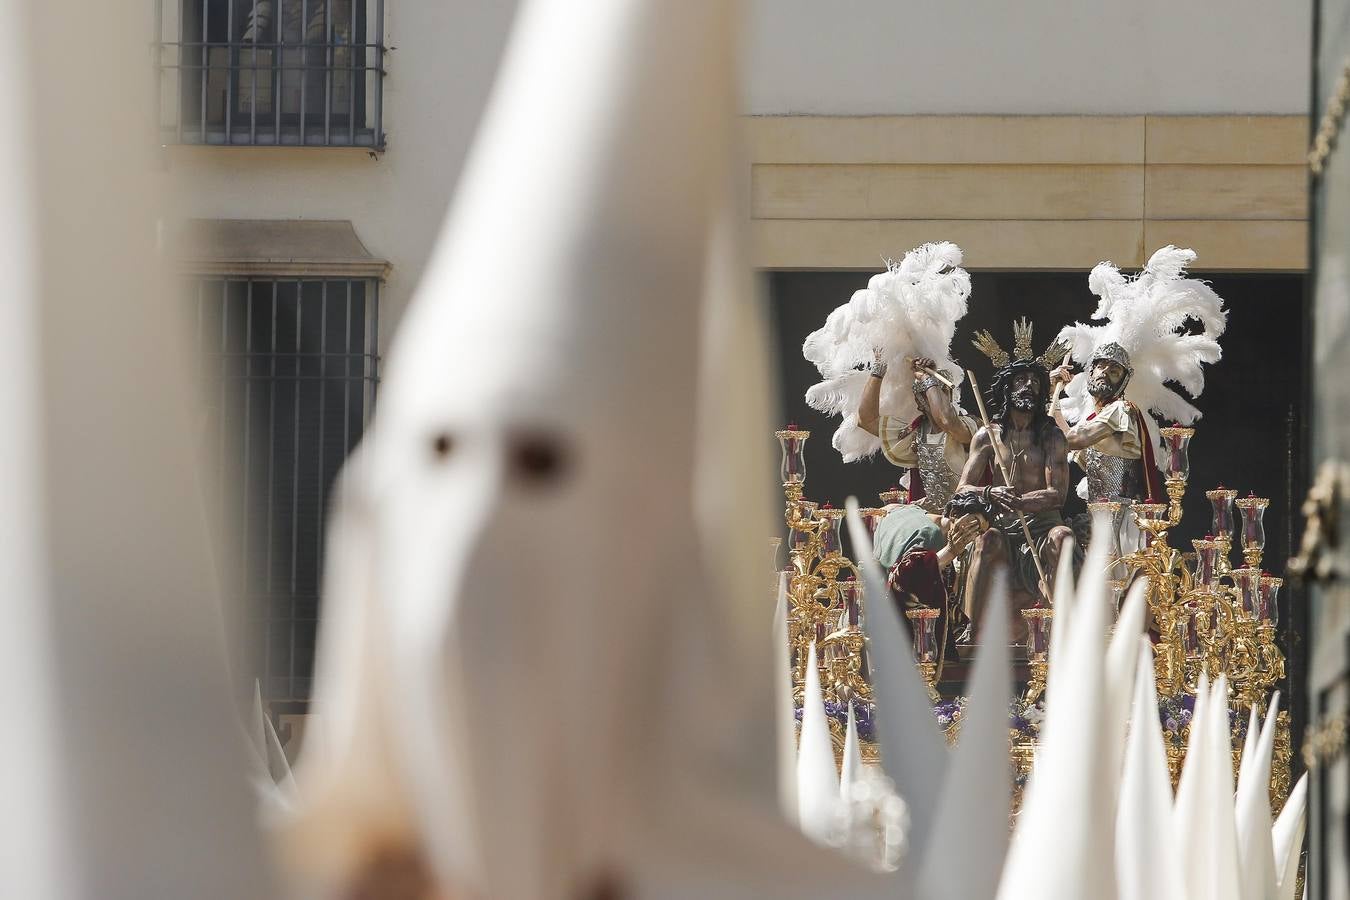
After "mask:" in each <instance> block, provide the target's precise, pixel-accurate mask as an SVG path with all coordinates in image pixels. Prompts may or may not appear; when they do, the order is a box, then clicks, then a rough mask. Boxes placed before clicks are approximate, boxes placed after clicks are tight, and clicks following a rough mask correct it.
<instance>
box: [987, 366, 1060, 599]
mask: <svg viewBox="0 0 1350 900" xmlns="http://www.w3.org/2000/svg"><path fill="white" fill-rule="evenodd" d="M966 377H967V378H969V379H970V387H971V389H972V390H973V391H974V392H975V405H976V406H978V407H979V409H980V421H982V422H983V423H984V430H985V431H987V432H989V440H990V441H991V442H992V443H993V445H994V461H995V462H996V463H998V468H999V471H1000V472H1002V473H1003V483H1004V484H1006V485H1007V486H1008V487H1010V488H1011V487H1012V486H1013V483H1012V475H1011V473H1009V472H1008V466H1007V465H1006V464H1005V463H1004V462H1003V455H1002V453H1000V452H999V450H1000V448H1001V446H1002V441H1000V440H999V437H998V435H997V434H995V432H994V429H992V428H990V427H989V412H988V411H987V410H986V409H985V408H984V394H982V393H981V392H980V383H979V382H978V381H976V380H975V373H974V372H972V371H970V370H969V369H966ZM1013 490H1016V488H1013ZM1014 512H1016V513H1017V521H1019V522H1021V523H1022V536H1023V537H1025V538H1026V541H1027V549H1028V550H1029V551H1031V561H1032V562H1034V563H1035V564H1036V575H1037V576H1039V578H1040V584H1039V585H1037V587H1039V588H1040V589H1041V596H1042V597H1044V598H1045V602H1046V603H1050V602H1051V601H1050V579H1049V578H1047V577H1046V576H1045V567H1044V566H1042V565H1041V554H1040V553H1038V552H1037V551H1036V541H1035V540H1034V539H1033V538H1032V537H1031V526H1030V525H1028V524H1027V517H1026V516H1024V515H1022V511H1021V510H1020V509H1018V510H1014Z"/></svg>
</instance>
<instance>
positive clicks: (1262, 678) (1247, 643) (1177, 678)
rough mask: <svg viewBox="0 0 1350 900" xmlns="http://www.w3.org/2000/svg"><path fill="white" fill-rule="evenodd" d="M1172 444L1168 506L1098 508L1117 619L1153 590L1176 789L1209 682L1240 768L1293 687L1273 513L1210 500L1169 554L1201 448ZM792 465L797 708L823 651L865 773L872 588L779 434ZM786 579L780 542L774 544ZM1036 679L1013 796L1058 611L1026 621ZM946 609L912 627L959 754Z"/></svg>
mask: <svg viewBox="0 0 1350 900" xmlns="http://www.w3.org/2000/svg"><path fill="white" fill-rule="evenodd" d="M1160 433H1161V437H1162V440H1163V449H1164V457H1163V460H1162V468H1163V474H1164V477H1165V479H1166V482H1165V483H1166V489H1167V498H1168V502H1167V503H1139V502H1135V503H1130V502H1126V503H1122V502H1119V501H1106V502H1099V503H1090V504H1088V506H1089V509H1090V511H1091V512H1093V513H1094V514H1096V515H1107V516H1109V517H1110V519H1111V521H1112V522H1113V523H1114V524H1115V525H1116V527H1115V528H1112V529H1110V530H1109V532H1108V533H1109V534H1110V535H1111V540H1112V546H1111V547H1110V548H1109V549H1108V554H1107V558H1108V561H1109V562H1108V586H1109V587H1110V592H1109V596H1110V597H1111V601H1110V602H1111V603H1112V606H1113V611H1114V613H1116V614H1119V611H1120V606H1121V602H1122V600H1123V598H1124V596H1125V594H1126V591H1127V589H1128V588H1129V586H1130V585H1131V584H1133V583H1134V582H1135V581H1137V580H1139V579H1146V580H1147V588H1146V590H1147V604H1148V612H1149V617H1150V622H1151V625H1150V630H1151V631H1152V632H1153V633H1155V634H1156V643H1155V655H1154V660H1155V666H1156V682H1157V686H1158V695H1159V709H1160V714H1161V715H1162V716H1163V717H1164V721H1163V722H1162V725H1163V734H1164V738H1165V742H1166V747H1167V757H1168V767H1169V770H1170V773H1171V776H1172V780H1173V784H1174V786H1175V784H1176V782H1177V780H1178V779H1179V777H1180V774H1181V769H1182V764H1183V762H1184V759H1185V753H1186V746H1187V742H1188V740H1189V736H1190V727H1191V724H1190V719H1191V714H1192V712H1193V710H1194V707H1195V697H1196V692H1197V689H1198V686H1199V684H1200V681H1201V676H1202V674H1203V673H1207V674H1208V675H1209V677H1210V678H1211V679H1212V678H1215V677H1217V676H1218V675H1220V674H1223V675H1226V676H1227V680H1228V683H1229V684H1230V685H1231V687H1232V691H1231V697H1232V700H1231V709H1230V713H1229V720H1230V723H1231V725H1232V729H1233V732H1234V734H1233V737H1234V740H1233V741H1232V746H1233V747H1234V748H1235V749H1234V767H1235V768H1236V766H1237V763H1238V761H1239V758H1240V754H1241V747H1242V746H1243V741H1244V738H1245V729H1246V727H1247V724H1248V721H1249V720H1248V715H1247V713H1248V712H1249V710H1250V709H1251V708H1252V707H1256V709H1257V712H1258V714H1259V715H1264V713H1265V711H1266V709H1267V707H1268V705H1269V703H1270V699H1271V694H1272V692H1273V691H1274V689H1275V688H1276V686H1277V685H1278V684H1279V683H1280V682H1281V681H1282V680H1283V679H1284V677H1285V662H1284V654H1283V653H1282V652H1281V650H1280V648H1279V646H1278V644H1277V643H1276V640H1275V627H1276V623H1277V609H1278V604H1277V600H1278V596H1279V592H1280V589H1281V587H1282V586H1283V583H1284V582H1283V579H1282V578H1280V577H1278V576H1275V575H1272V574H1269V573H1268V572H1266V571H1265V570H1263V569H1262V561H1263V557H1264V553H1265V544H1266V537H1265V527H1264V523H1263V518H1264V515H1265V511H1266V509H1267V508H1268V507H1269V505H1270V501H1269V499H1268V498H1265V497H1256V496H1254V495H1251V496H1247V497H1239V496H1238V492H1237V491H1235V490H1231V489H1228V488H1224V487H1218V488H1216V489H1214V490H1211V491H1207V492H1206V494H1205V496H1206V498H1207V499H1208V500H1209V501H1210V503H1211V505H1212V508H1213V519H1212V529H1211V533H1210V534H1209V535H1208V536H1206V537H1205V538H1203V539H1199V540H1195V541H1192V547H1193V549H1192V550H1190V551H1182V550H1179V549H1177V548H1174V547H1173V546H1171V544H1170V543H1169V542H1168V532H1169V531H1170V530H1172V529H1174V528H1176V527H1177V526H1178V525H1179V524H1180V523H1181V519H1182V499H1183V497H1184V496H1185V493H1186V488H1187V485H1188V483H1189V481H1190V457H1189V453H1190V444H1191V440H1192V438H1193V437H1194V436H1195V429H1194V428H1190V427H1180V426H1176V427H1171V428H1163V429H1161V430H1160ZM775 436H776V437H777V438H778V441H779V444H780V447H781V451H782V463H781V467H780V475H781V478H782V484H783V493H784V496H785V500H786V505H785V510H784V521H785V524H786V525H787V529H788V533H787V541H786V543H787V565H786V567H785V568H784V569H783V570H782V573H781V574H782V575H783V576H784V582H785V585H786V597H787V615H788V623H787V625H788V628H787V631H788V639H789V645H790V654H791V657H790V658H791V671H792V679H793V697H794V700H795V701H796V702H797V704H798V706H799V708H800V704H801V702H802V697H803V690H804V684H805V677H806V668H807V665H808V659H809V658H810V657H811V654H810V648H811V645H812V644H813V643H814V644H815V646H816V647H817V649H818V652H817V653H816V654H815V659H816V664H817V666H818V667H819V675H820V684H821V686H822V691H823V695H824V701H825V705H826V712H827V713H828V714H829V721H830V728H831V734H832V737H833V739H834V743H835V747H836V753H842V749H843V743H844V734H845V722H846V720H847V717H848V711H849V709H850V707H852V709H853V712H854V714H855V717H856V720H857V722H858V726H859V732H860V742H861V748H862V757H863V759H864V761H867V762H874V761H875V760H876V759H877V750H876V745H875V742H874V741H873V739H872V735H871V728H870V725H871V722H872V714H873V700H872V688H871V673H870V671H869V666H868V657H867V641H866V638H865V632H864V627H863V619H864V616H866V614H867V611H866V608H865V605H864V603H863V594H862V585H861V580H860V579H859V575H858V569H857V565H856V564H855V562H854V561H853V560H851V559H849V558H848V557H847V556H846V555H845V554H844V551H843V546H842V543H841V540H840V523H841V520H842V517H843V514H844V513H843V510H840V509H832V508H830V507H829V506H828V505H823V506H822V505H820V504H818V503H816V502H814V501H811V500H808V499H806V498H805V489H806V455H805V447H806V443H807V440H808V439H809V438H810V436H811V433H810V432H809V431H807V430H804V429H799V428H796V427H795V426H789V427H788V428H785V429H783V430H781V431H778V432H775ZM880 499H881V501H882V504H883V507H878V508H868V509H863V510H861V513H862V516H863V520H864V522H865V523H866V524H867V526H868V530H869V532H872V533H875V530H876V526H877V524H878V523H879V522H880V521H881V519H882V518H884V517H885V514H886V513H885V509H884V506H885V505H889V504H893V503H898V502H904V501H905V499H906V496H905V494H904V492H902V491H900V490H894V491H887V492H883V494H882V495H881V496H880ZM1125 516H1129V517H1130V518H1131V519H1132V520H1133V522H1134V524H1135V526H1136V527H1137V528H1138V529H1139V531H1140V533H1141V534H1142V535H1143V537H1144V540H1143V546H1142V548H1140V549H1137V550H1134V551H1133V552H1122V550H1121V547H1120V543H1119V536H1120V534H1121V528H1120V527H1119V526H1120V524H1121V522H1122V521H1123V520H1124V517H1125ZM771 543H772V547H773V550H774V557H775V567H777V556H778V548H779V547H780V546H781V540H780V539H778V538H774V539H772V541H771ZM1234 549H1240V551H1241V558H1242V563H1243V564H1242V565H1241V566H1233V565H1232V555H1233V551H1234ZM1021 615H1022V616H1023V618H1024V619H1025V620H1026V622H1027V626H1028V636H1027V640H1026V653H1027V657H1026V658H1027V668H1028V678H1027V687H1026V690H1025V692H1024V693H1023V694H1022V695H1021V696H1020V697H1019V698H1018V699H1016V700H1014V702H1013V704H1012V707H1011V709H1010V719H1009V734H1010V740H1011V744H1012V747H1011V749H1012V759H1013V765H1014V766H1015V767H1016V769H1017V771H1016V772H1015V783H1016V784H1018V785H1020V784H1022V783H1024V782H1025V780H1026V776H1027V775H1028V774H1029V771H1030V766H1031V764H1032V760H1033V759H1034V756H1035V747H1036V741H1037V727H1036V723H1037V722H1038V721H1039V719H1040V710H1041V706H1040V704H1041V702H1042V695H1043V692H1044V690H1045V684H1046V677H1047V673H1048V669H1049V665H1050V662H1051V660H1050V657H1049V649H1050V634H1051V630H1052V628H1053V624H1054V610H1053V608H1052V607H1049V606H1036V607H1033V608H1030V609H1024V610H1022V612H1021ZM938 616H939V611H938V610H936V609H927V608H920V609H913V610H909V611H908V612H907V613H906V617H907V618H908V620H909V623H910V626H911V631H912V640H913V648H914V658H915V661H916V664H917V666H918V668H919V670H920V672H921V674H922V675H923V677H924V679H925V681H926V682H927V684H928V687H929V693H930V695H931V697H932V699H933V701H934V714H935V716H936V717H937V719H938V723H939V725H941V726H942V727H943V728H944V730H945V732H946V734H947V736H948V740H949V741H955V740H957V739H958V736H959V729H960V719H961V707H962V705H963V701H962V698H960V697H951V698H944V697H943V696H942V695H941V694H940V693H939V690H938V688H939V685H938V681H937V674H938V673H937V663H938V658H939V653H940V650H941V648H940V647H939V646H938V631H937V620H938ZM1291 756H1292V750H1291V743H1290V723H1289V715H1288V713H1287V712H1285V711H1281V712H1280V713H1279V714H1278V717H1277V726H1276V737H1275V754H1274V760H1273V765H1272V773H1271V800H1272V803H1273V804H1274V806H1275V808H1279V807H1280V806H1281V805H1282V804H1283V802H1284V800H1285V799H1286V798H1287V796H1288V794H1289V789H1290V773H1291V770H1290V763H1291Z"/></svg>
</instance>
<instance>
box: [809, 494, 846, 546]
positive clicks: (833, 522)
mask: <svg viewBox="0 0 1350 900" xmlns="http://www.w3.org/2000/svg"><path fill="white" fill-rule="evenodd" d="M816 519H817V520H818V521H819V522H820V555H821V556H822V557H825V556H838V555H839V554H840V553H843V552H844V548H843V545H841V544H840V543H839V523H840V522H842V521H843V520H844V511H843V510H842V509H835V508H833V507H830V506H826V507H822V508H821V509H818V510H816Z"/></svg>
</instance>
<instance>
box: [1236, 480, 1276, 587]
mask: <svg viewBox="0 0 1350 900" xmlns="http://www.w3.org/2000/svg"><path fill="white" fill-rule="evenodd" d="M1234 505H1235V506H1236V507H1237V508H1238V513H1239V514H1240V515H1241V517H1242V522H1241V529H1240V530H1241V534H1242V558H1243V559H1244V560H1246V562H1247V565H1248V566H1252V567H1254V568H1258V569H1259V568H1260V567H1261V556H1262V554H1264V553H1265V549H1266V526H1265V516H1266V509H1267V508H1269V506H1270V500H1269V499H1268V498H1266V497H1257V496H1255V495H1248V496H1246V497H1242V498H1240V499H1239V500H1238V501H1237V502H1236V503H1235V504H1234Z"/></svg>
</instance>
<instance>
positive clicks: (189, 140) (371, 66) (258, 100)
mask: <svg viewBox="0 0 1350 900" xmlns="http://www.w3.org/2000/svg"><path fill="white" fill-rule="evenodd" d="M158 3H159V5H158V7H157V11H158V23H159V35H158V61H159V109H160V116H159V123H160V130H161V139H162V141H163V142H164V143H178V144H212V145H237V146H271V147H275V146H295V147H301V146H303V147H367V148H370V149H372V150H382V149H383V148H384V129H383V124H382V108H381V101H382V93H381V92H382V82H383V76H384V50H385V48H384V0H158Z"/></svg>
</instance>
